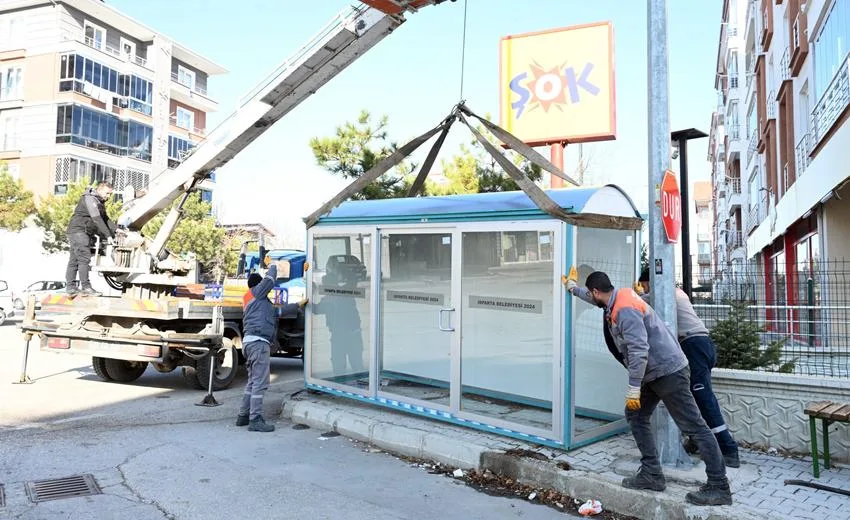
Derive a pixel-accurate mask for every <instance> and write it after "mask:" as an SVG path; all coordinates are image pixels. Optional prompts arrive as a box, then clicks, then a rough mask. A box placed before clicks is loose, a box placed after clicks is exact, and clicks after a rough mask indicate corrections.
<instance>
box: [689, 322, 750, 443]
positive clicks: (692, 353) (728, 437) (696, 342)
mask: <svg viewBox="0 0 850 520" xmlns="http://www.w3.org/2000/svg"><path fill="white" fill-rule="evenodd" d="M682 351H683V352H684V353H685V356H686V357H687V358H688V365H690V367H691V393H692V394H694V400H695V401H696V402H697V406H698V407H699V412H700V414H702V418H703V419H705V422H706V424H708V427H709V428H710V429H711V433H713V434H714V436H715V437H717V444H719V445H720V451H721V452H723V454H724V455H737V454H738V444H737V443H736V442H735V439H733V438H732V434H731V433H729V429H728V428H727V427H726V422H725V421H724V420H723V413H722V412H721V411H720V404H718V402H717V397H715V395H714V391H713V390H712V389H711V369H712V368H714V364H715V363H716V362H717V349H716V348H715V347H714V343H713V342H712V341H711V338H710V337H708V336H692V337H690V338H688V339H686V340H684V341H682Z"/></svg>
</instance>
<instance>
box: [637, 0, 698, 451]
mask: <svg viewBox="0 0 850 520" xmlns="http://www.w3.org/2000/svg"><path fill="white" fill-rule="evenodd" d="M646 18H647V38H648V49H647V55H648V60H647V78H648V83H649V84H648V94H649V96H648V97H649V99H648V104H649V112H648V115H649V199H648V200H649V264H650V269H649V273H650V274H649V276H650V283H651V285H652V291H651V292H650V304H651V305H652V307H653V308H654V309H655V311H656V312H657V313H658V315H659V316H660V317H661V319H662V320H663V321H664V323H665V324H667V326H668V327H669V328H670V330H672V331H674V333H675V332H676V299H675V298H676V295H675V292H674V291H675V290H676V289H675V285H674V278H675V272H676V264H675V259H674V250H673V249H674V248H673V244H671V243H669V242H667V238H666V236H665V235H664V226H663V224H662V222H661V182H662V180H663V178H664V172H665V170H667V169H668V168H669V167H670V99H669V96H670V92H669V76H668V70H667V0H647V17H646ZM652 425H653V428H652V430H653V434H654V435H655V439H656V444H657V446H658V455H659V457H660V458H661V463H662V464H664V465H675V466H686V465H690V464H691V463H690V458H689V457H688V455H687V453H685V450H684V448H683V447H682V442H681V438H680V435H679V431H678V428H676V425H675V424H674V423H673V420H672V419H671V418H670V416H669V414H668V413H667V409H666V408H665V407H664V406H663V403H662V404H660V405H659V406H658V408H657V409H656V412H655V416H654V417H653V421H652Z"/></svg>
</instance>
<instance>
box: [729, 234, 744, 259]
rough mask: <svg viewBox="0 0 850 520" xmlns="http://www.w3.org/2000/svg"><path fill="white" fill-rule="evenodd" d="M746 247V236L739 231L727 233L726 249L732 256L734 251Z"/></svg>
mask: <svg viewBox="0 0 850 520" xmlns="http://www.w3.org/2000/svg"><path fill="white" fill-rule="evenodd" d="M740 247H744V235H743V233H741V232H740V231H738V230H731V229H730V230H727V231H726V249H727V251H728V252H729V253H730V254H731V253H732V251H734V250H735V249H738V248H740Z"/></svg>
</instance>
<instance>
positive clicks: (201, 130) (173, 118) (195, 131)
mask: <svg viewBox="0 0 850 520" xmlns="http://www.w3.org/2000/svg"><path fill="white" fill-rule="evenodd" d="M169 121H170V122H171V124H172V125H174V126H176V127H177V128H180V129H182V130H185V131H187V132H189V133H190V134H193V135H197V136H201V137H205V136H206V135H207V129H206V128H198V127H192V128H187V127H185V126H183V125H179V124H177V116H171V117H170V118H169Z"/></svg>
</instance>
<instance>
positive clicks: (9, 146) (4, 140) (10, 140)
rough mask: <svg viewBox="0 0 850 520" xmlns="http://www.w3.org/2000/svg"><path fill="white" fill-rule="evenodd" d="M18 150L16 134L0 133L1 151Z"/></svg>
mask: <svg viewBox="0 0 850 520" xmlns="http://www.w3.org/2000/svg"><path fill="white" fill-rule="evenodd" d="M13 150H18V136H17V135H15V134H0V152H11V151H13Z"/></svg>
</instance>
